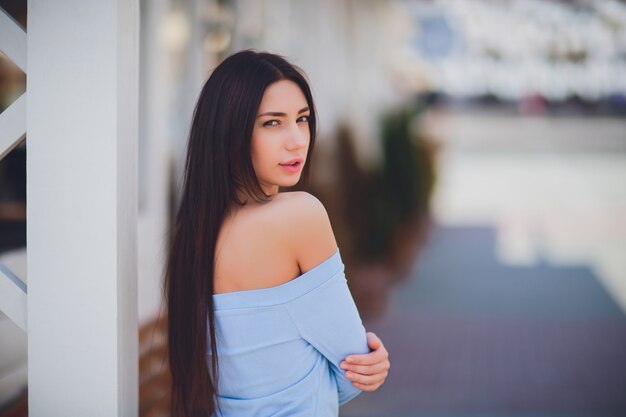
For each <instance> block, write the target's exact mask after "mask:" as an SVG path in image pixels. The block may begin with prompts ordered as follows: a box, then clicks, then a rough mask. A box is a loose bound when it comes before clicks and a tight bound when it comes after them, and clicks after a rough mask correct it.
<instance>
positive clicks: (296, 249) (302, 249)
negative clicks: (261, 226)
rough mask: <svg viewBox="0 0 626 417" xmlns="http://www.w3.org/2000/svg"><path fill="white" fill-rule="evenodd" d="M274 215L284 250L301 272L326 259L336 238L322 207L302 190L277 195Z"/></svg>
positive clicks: (335, 243) (334, 244)
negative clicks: (292, 258)
mask: <svg viewBox="0 0 626 417" xmlns="http://www.w3.org/2000/svg"><path fill="white" fill-rule="evenodd" d="M277 196H279V197H278V198H276V201H275V202H276V209H275V211H274V215H275V216H276V219H275V220H276V222H277V224H278V225H279V226H278V228H279V229H280V231H281V234H282V235H283V236H284V239H285V244H286V247H287V252H288V253H290V254H291V256H293V257H294V258H295V259H296V261H297V262H298V265H299V267H300V270H301V271H302V272H303V273H304V272H306V271H308V270H310V269H312V268H313V267H315V266H317V265H319V264H320V263H322V262H323V261H325V260H326V259H328V258H330V257H331V256H332V255H333V254H334V253H335V251H336V250H337V241H336V240H335V235H334V233H333V229H332V225H331V222H330V219H329V217H328V213H327V211H326V208H325V207H324V205H323V204H322V202H321V201H320V200H319V199H318V198H317V197H315V196H314V195H312V194H310V193H307V192H306V191H292V192H285V193H280V194H277Z"/></svg>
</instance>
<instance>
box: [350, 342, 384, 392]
mask: <svg viewBox="0 0 626 417" xmlns="http://www.w3.org/2000/svg"><path fill="white" fill-rule="evenodd" d="M367 344H368V345H369V348H370V349H371V350H372V352H370V353H366V354H361V355H349V356H348V357H347V358H346V359H345V360H344V361H342V362H341V364H340V367H341V369H344V370H346V371H347V372H346V374H345V377H346V378H347V379H349V380H350V381H352V383H353V385H354V386H355V387H357V388H359V389H360V390H363V391H367V392H372V391H376V390H377V389H378V388H380V386H381V385H383V384H384V383H385V379H386V378H387V375H389V369H390V368H391V363H390V362H389V353H387V349H385V346H384V345H383V342H382V341H381V340H380V339H379V338H378V336H376V335H375V334H374V333H372V332H367Z"/></svg>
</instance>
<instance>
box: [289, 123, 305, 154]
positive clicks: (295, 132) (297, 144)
mask: <svg viewBox="0 0 626 417" xmlns="http://www.w3.org/2000/svg"><path fill="white" fill-rule="evenodd" d="M309 135H310V134H309V127H308V125H305V126H302V125H299V124H297V123H294V124H293V125H292V127H291V129H290V130H289V139H288V141H287V149H289V150H294V149H300V148H303V147H306V146H308V145H309Z"/></svg>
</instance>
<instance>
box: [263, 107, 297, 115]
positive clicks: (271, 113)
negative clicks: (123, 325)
mask: <svg viewBox="0 0 626 417" xmlns="http://www.w3.org/2000/svg"><path fill="white" fill-rule="evenodd" d="M306 111H309V108H308V107H303V108H301V109H300V110H298V114H300V113H304V112H306ZM261 116H276V117H287V113H281V112H275V111H268V112H265V113H261V114H258V115H257V116H256V117H261Z"/></svg>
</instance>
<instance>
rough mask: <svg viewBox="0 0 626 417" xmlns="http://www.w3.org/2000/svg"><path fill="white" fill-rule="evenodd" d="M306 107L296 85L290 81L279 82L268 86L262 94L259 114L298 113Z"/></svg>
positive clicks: (300, 91)
mask: <svg viewBox="0 0 626 417" xmlns="http://www.w3.org/2000/svg"><path fill="white" fill-rule="evenodd" d="M307 105H308V103H307V101H306V97H304V94H303V93H302V90H300V87H299V86H298V84H296V83H294V82H293V81H291V80H280V81H276V82H275V83H272V84H270V85H269V86H268V87H267V88H266V89H265V92H264V93H263V98H262V99H261V105H260V106H259V113H263V112H265V111H276V112H277V111H284V112H286V111H289V110H295V111H298V110H300V109H301V108H303V107H306V106H307Z"/></svg>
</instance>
